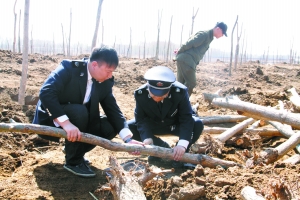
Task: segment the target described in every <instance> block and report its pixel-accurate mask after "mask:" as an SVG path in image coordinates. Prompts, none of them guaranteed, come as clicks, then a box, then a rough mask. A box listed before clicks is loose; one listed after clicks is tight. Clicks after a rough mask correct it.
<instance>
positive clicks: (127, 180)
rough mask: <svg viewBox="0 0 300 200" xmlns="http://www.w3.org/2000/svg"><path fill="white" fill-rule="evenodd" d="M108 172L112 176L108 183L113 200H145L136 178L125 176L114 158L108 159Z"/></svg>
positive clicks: (124, 172)
mask: <svg viewBox="0 0 300 200" xmlns="http://www.w3.org/2000/svg"><path fill="white" fill-rule="evenodd" d="M109 161H110V166H111V167H110V168H109V169H110V170H109V173H110V174H111V175H112V176H111V179H110V181H109V183H110V191H111V193H112V194H113V197H114V199H115V200H117V199H120V200H127V199H132V200H140V199H141V200H146V197H145V195H144V192H143V189H142V187H141V185H140V184H139V182H138V178H137V177H133V176H130V175H127V173H126V171H125V170H124V169H123V168H122V167H121V166H120V165H119V163H118V161H117V159H116V158H113V157H110V159H109Z"/></svg>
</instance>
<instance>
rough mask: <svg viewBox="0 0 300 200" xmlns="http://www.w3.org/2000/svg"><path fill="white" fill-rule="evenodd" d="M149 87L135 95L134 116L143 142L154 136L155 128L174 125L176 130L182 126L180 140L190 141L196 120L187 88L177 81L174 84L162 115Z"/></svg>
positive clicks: (141, 88)
mask: <svg viewBox="0 0 300 200" xmlns="http://www.w3.org/2000/svg"><path fill="white" fill-rule="evenodd" d="M147 87H148V86H147V85H146V84H145V85H143V86H141V87H140V88H139V89H138V90H136V91H135V93H134V97H135V100H136V108H135V112H134V115H135V120H136V124H137V129H138V131H139V133H140V136H141V139H142V141H143V140H145V139H147V138H151V137H152V136H153V134H154V133H153V132H152V129H153V128H157V127H159V126H168V127H170V126H173V125H176V128H178V125H180V126H179V128H180V130H179V132H180V135H179V139H183V140H187V141H190V139H191V136H192V131H193V127H194V120H193V118H192V108H191V104H190V101H189V95H188V92H187V88H186V87H185V86H184V85H183V84H181V83H179V82H177V81H176V82H174V83H173V84H172V87H171V89H170V92H169V95H168V97H167V98H165V99H164V101H163V107H162V113H160V111H159V108H158V106H157V103H156V102H155V101H154V100H153V99H152V98H151V97H150V95H149V92H148V90H147ZM170 130H171V128H170Z"/></svg>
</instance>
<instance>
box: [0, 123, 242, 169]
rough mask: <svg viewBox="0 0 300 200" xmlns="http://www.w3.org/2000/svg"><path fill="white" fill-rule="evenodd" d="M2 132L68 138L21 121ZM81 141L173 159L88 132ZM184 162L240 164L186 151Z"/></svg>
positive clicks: (161, 151) (160, 150) (165, 151)
mask: <svg viewBox="0 0 300 200" xmlns="http://www.w3.org/2000/svg"><path fill="white" fill-rule="evenodd" d="M0 132H22V133H36V134H41V135H48V136H53V137H63V138H66V137H67V134H66V132H65V131H64V130H63V129H60V128H55V127H50V126H42V125H36V124H21V123H10V124H6V123H0ZM79 142H85V143H89V144H93V145H98V146H101V147H103V148H105V149H108V150H111V151H126V152H133V151H139V152H140V153H141V154H146V155H150V156H156V157H160V158H164V159H169V160H172V159H173V150H172V149H168V148H163V147H158V146H151V145H146V146H141V145H136V144H130V145H129V144H123V143H122V144H121V143H116V142H112V141H110V140H107V139H104V138H101V137H97V136H95V135H91V134H88V133H83V132H82V138H81V140H80V141H79ZM180 161H182V162H188V163H192V164H201V165H202V166H203V167H210V168H215V167H216V166H218V165H220V166H222V167H224V168H228V167H233V166H240V165H239V164H237V163H235V162H232V161H226V160H222V159H219V158H213V157H210V156H207V155H202V154H189V153H185V154H184V155H183V157H182V159H181V160H180Z"/></svg>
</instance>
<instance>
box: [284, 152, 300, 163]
mask: <svg viewBox="0 0 300 200" xmlns="http://www.w3.org/2000/svg"><path fill="white" fill-rule="evenodd" d="M283 162H284V163H289V164H293V165H295V164H298V163H300V155H299V154H294V155H293V156H291V157H289V158H288V159H286V160H284V161H283Z"/></svg>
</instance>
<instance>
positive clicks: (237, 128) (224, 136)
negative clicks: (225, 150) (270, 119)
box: [216, 118, 255, 143]
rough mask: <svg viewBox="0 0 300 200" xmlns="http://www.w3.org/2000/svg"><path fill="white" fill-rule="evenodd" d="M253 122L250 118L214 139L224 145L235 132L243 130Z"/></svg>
mask: <svg viewBox="0 0 300 200" xmlns="http://www.w3.org/2000/svg"><path fill="white" fill-rule="evenodd" d="M254 121H255V120H254V119H252V118H249V119H246V120H245V121H243V122H241V123H239V124H237V125H235V126H233V127H232V128H230V129H228V130H226V131H225V132H224V133H222V134H220V135H219V136H217V137H216V139H218V140H219V141H220V142H222V143H225V142H226V140H228V139H229V138H231V137H232V136H234V135H235V134H236V133H237V132H239V131H241V130H243V129H245V128H246V127H247V126H248V125H249V124H252V123H253V122H254Z"/></svg>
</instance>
